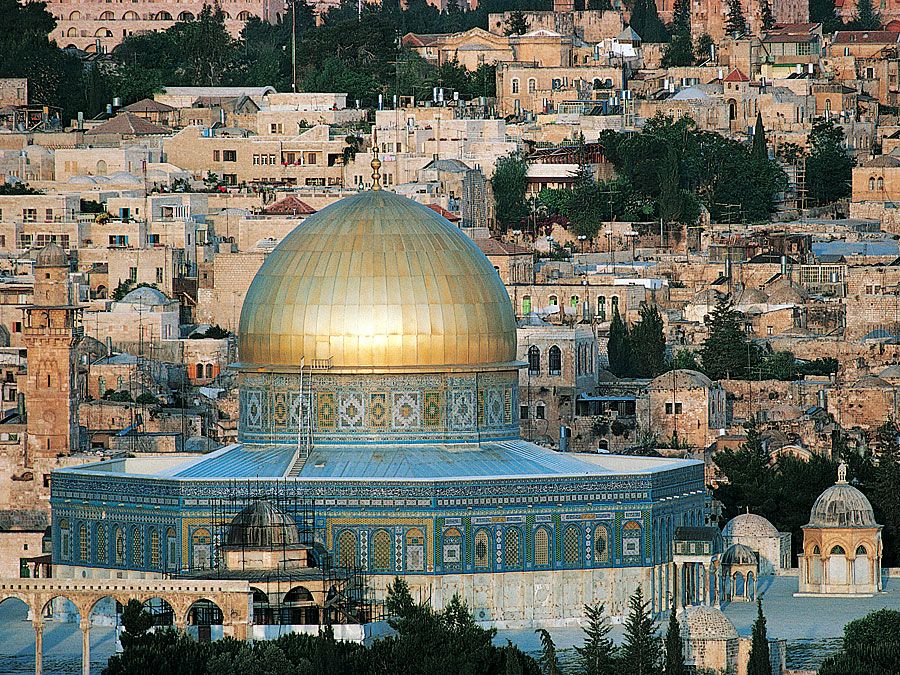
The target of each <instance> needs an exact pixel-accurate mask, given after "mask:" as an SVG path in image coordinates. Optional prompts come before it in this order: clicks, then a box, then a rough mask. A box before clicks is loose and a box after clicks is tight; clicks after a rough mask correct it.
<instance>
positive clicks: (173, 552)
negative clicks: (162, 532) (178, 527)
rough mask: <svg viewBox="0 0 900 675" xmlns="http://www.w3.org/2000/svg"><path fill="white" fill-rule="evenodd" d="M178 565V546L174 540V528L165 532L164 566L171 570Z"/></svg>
mask: <svg viewBox="0 0 900 675" xmlns="http://www.w3.org/2000/svg"><path fill="white" fill-rule="evenodd" d="M177 564H178V546H177V542H176V540H175V528H173V527H170V528H169V529H168V530H166V566H167V567H168V568H169V569H170V570H173V569H175V567H176V565H177Z"/></svg>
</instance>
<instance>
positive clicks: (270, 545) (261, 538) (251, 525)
mask: <svg viewBox="0 0 900 675" xmlns="http://www.w3.org/2000/svg"><path fill="white" fill-rule="evenodd" d="M226 540H227V541H226V543H227V544H228V546H239V547H241V548H251V549H260V548H262V549H274V548H280V547H282V546H295V545H296V544H298V543H300V535H299V533H298V532H297V525H296V524H295V523H294V519H293V518H291V517H290V516H289V515H287V514H286V513H283V512H282V511H280V510H279V509H276V508H275V507H274V506H272V504H271V503H269V502H267V501H265V500H263V499H261V500H259V501H256V502H253V503H252V504H250V506H247V507H245V508H244V510H243V511H241V512H240V513H239V514H237V515H236V516H235V517H234V519H233V520H232V521H231V524H230V525H229V526H228V536H227V538H226Z"/></svg>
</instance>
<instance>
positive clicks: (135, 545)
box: [131, 527, 144, 567]
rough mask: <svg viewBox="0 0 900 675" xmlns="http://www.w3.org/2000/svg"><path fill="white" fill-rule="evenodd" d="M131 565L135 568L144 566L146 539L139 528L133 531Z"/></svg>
mask: <svg viewBox="0 0 900 675" xmlns="http://www.w3.org/2000/svg"><path fill="white" fill-rule="evenodd" d="M131 564H132V565H134V566H135V567H143V566H144V538H143V537H142V536H141V528H139V527H135V528H134V529H133V530H131Z"/></svg>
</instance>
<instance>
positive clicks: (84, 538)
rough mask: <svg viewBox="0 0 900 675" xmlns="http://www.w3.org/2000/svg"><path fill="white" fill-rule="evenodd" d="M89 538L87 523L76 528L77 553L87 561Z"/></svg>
mask: <svg viewBox="0 0 900 675" xmlns="http://www.w3.org/2000/svg"><path fill="white" fill-rule="evenodd" d="M89 544H90V540H89V539H88V529H87V525H85V524H83V523H82V525H81V527H79V528H78V554H79V556H80V558H81V560H83V561H85V562H87V561H88V555H89V554H90V546H89Z"/></svg>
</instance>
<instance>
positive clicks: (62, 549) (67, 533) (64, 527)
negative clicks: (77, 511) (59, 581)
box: [59, 518, 72, 560]
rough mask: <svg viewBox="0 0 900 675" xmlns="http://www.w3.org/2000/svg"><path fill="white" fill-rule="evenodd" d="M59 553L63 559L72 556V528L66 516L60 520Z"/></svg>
mask: <svg viewBox="0 0 900 675" xmlns="http://www.w3.org/2000/svg"><path fill="white" fill-rule="evenodd" d="M59 555H60V557H61V558H62V559H63V560H68V559H69V558H71V556H72V529H71V526H70V525H69V521H68V520H67V519H66V518H63V519H62V520H60V521H59Z"/></svg>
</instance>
